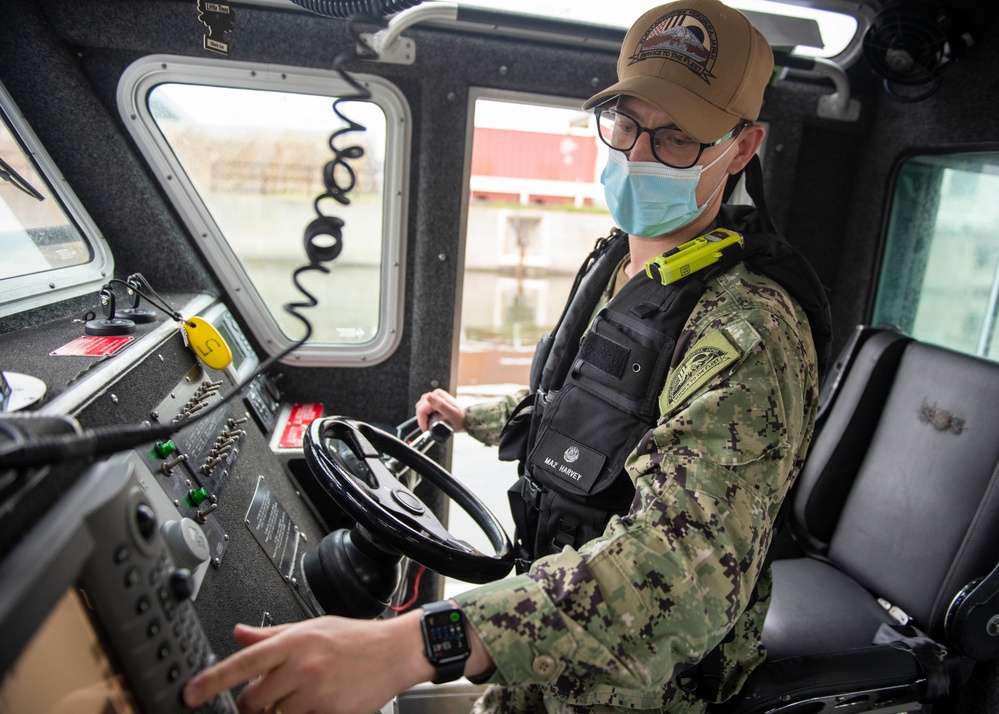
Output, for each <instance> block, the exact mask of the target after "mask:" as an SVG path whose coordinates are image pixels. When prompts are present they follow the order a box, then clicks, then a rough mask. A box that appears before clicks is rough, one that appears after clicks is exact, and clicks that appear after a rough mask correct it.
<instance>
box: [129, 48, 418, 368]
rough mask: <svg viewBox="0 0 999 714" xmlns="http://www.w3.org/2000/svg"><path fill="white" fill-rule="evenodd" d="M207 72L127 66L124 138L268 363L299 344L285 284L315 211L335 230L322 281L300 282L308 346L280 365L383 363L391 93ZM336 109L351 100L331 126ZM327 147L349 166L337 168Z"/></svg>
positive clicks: (394, 306)
mask: <svg viewBox="0 0 999 714" xmlns="http://www.w3.org/2000/svg"><path fill="white" fill-rule="evenodd" d="M216 64H217V63H211V64H199V65H198V66H194V63H193V62H192V61H190V60H179V59H176V58H170V59H169V61H159V60H157V61H153V62H150V61H149V60H144V61H142V63H140V64H138V65H133V66H132V68H130V70H129V72H127V73H126V74H125V76H124V77H123V79H122V82H121V85H120V88H119V107H120V108H121V109H122V112H123V114H124V115H126V116H127V117H128V120H129V127H130V129H131V130H132V132H133V136H135V137H136V140H137V141H138V142H139V143H140V145H141V147H142V149H143V151H144V153H146V155H147V158H148V159H149V161H150V163H151V165H152V166H153V167H154V170H155V171H156V173H157V176H158V178H159V179H160V181H161V184H162V185H163V186H164V188H165V190H166V191H167V192H168V193H170V194H171V195H172V198H173V199H174V202H175V205H177V206H179V207H180V208H181V212H182V215H183V218H184V219H185V221H186V222H187V224H188V227H189V228H190V229H191V233H192V235H194V236H195V240H197V241H198V242H199V243H200V244H201V247H202V249H203V250H204V252H205V254H206V255H207V257H208V259H209V263H210V264H211V265H213V266H214V267H215V269H216V275H217V277H218V279H219V280H220V282H222V284H223V287H224V288H225V290H226V292H227V293H228V295H229V297H230V298H231V299H232V300H233V302H235V303H236V305H237V307H238V308H241V309H240V313H241V314H242V315H243V316H244V318H246V319H247V321H248V323H249V324H250V328H251V329H252V330H253V331H254V332H255V333H256V336H257V338H258V339H259V340H260V342H261V343H262V344H263V345H264V346H265V347H266V348H267V349H268V351H270V352H271V353H274V352H278V351H280V350H281V349H284V347H286V346H287V345H289V344H290V343H292V342H294V341H295V340H297V339H299V338H300V337H301V335H302V331H303V326H302V324H301V322H300V321H299V320H298V319H297V318H295V317H294V316H293V315H291V314H289V313H288V312H287V311H285V310H284V307H283V306H284V305H285V304H287V303H294V302H299V301H301V300H302V296H301V294H300V293H299V291H298V290H297V288H296V287H295V285H294V284H293V282H292V279H291V277H290V276H291V275H292V273H293V272H294V271H295V269H296V268H298V267H299V266H302V265H303V264H305V263H306V262H307V256H306V252H305V247H304V237H303V236H304V235H305V232H306V230H307V226H309V225H310V224H312V223H313V222H314V221H316V220H317V218H319V213H321V214H322V215H324V216H330V217H334V218H337V219H340V220H342V221H343V223H344V225H343V227H342V236H341V240H340V241H339V244H340V252H339V255H338V256H337V257H336V258H335V259H334V260H333V261H332V262H330V263H327V264H326V265H327V267H328V268H329V269H330V272H329V274H326V275H323V274H320V273H318V272H315V271H313V272H308V273H306V274H304V275H303V276H302V277H301V282H302V285H303V286H304V287H305V288H306V290H308V291H309V293H311V294H312V295H313V296H314V297H315V298H316V300H317V301H318V303H319V305H320V306H321V307H320V308H319V309H313V310H310V311H308V314H307V317H308V319H309V321H310V322H311V323H312V326H313V332H312V336H311V339H310V341H309V343H308V344H307V345H306V346H305V347H304V348H302V349H300V350H297V351H296V352H295V354H294V355H293V356H292V357H290V358H289V359H290V360H293V361H294V362H296V363H297V364H303V365H314V366H320V365H323V366H332V365H349V364H361V363H364V364H374V363H376V362H378V361H381V360H383V359H385V358H386V357H388V355H389V354H391V352H392V350H393V349H394V348H395V346H396V345H397V344H398V340H399V337H400V334H401V331H402V325H401V320H402V309H401V303H402V296H403V289H402V287H403V286H402V283H403V278H404V272H403V270H402V266H403V249H404V244H405V241H404V231H405V225H406V221H405V215H404V209H405V205H406V203H405V196H406V193H407V192H406V186H407V185H408V182H407V180H406V170H407V163H406V156H408V149H406V148H404V147H405V146H406V144H407V141H406V137H407V136H408V132H409V124H410V122H409V117H408V111H407V110H406V108H405V105H404V103H403V100H402V98H401V96H400V95H398V94H397V93H396V92H395V91H394V90H393V89H392V88H391V86H390V85H388V83H385V82H383V81H381V80H378V79H377V78H363V79H362V83H363V85H364V87H365V90H366V91H367V92H368V93H369V94H370V96H369V97H363V98H361V97H358V98H357V99H356V100H355V99H354V97H356V96H357V94H358V93H357V91H356V90H355V89H354V88H352V87H350V86H349V85H348V84H347V83H345V82H344V81H343V80H341V79H340V78H339V76H338V75H337V74H336V73H333V72H319V71H312V72H306V71H303V70H301V69H294V68H287V70H286V71H282V70H281V69H280V68H274V67H266V68H264V67H259V68H255V67H253V66H251V65H246V66H241V65H239V64H238V63H227V67H226V69H225V70H219V69H216V68H215V66H214V65H216ZM195 70H197V71H195ZM340 98H345V99H347V98H349V100H345V101H343V102H340V103H339V104H338V105H337V107H338V111H339V112H340V113H341V114H342V115H343V116H342V117H341V116H338V114H337V113H336V111H334V108H333V105H334V102H336V101H337V100H338V99H340ZM132 117H135V119H132ZM331 146H332V147H334V148H331ZM354 147H356V149H355V148H354ZM334 149H335V150H336V151H340V152H347V151H348V150H350V149H354V151H355V152H356V153H357V154H358V155H357V156H356V157H354V156H353V154H352V155H351V156H352V158H349V159H348V158H346V155H345V156H344V158H343V159H342V160H339V161H337V160H336V158H337V156H338V155H337V154H336V153H335V151H334ZM330 178H332V183H331V184H330V186H327V185H326V182H327V181H329V180H330ZM331 188H334V189H335V191H330V193H333V192H335V193H337V194H338V195H340V196H342V197H344V198H345V199H346V200H345V201H344V202H340V201H339V200H337V199H335V198H334V197H332V196H331V195H329V193H327V191H328V189H331ZM324 194H326V195H325V197H322V198H319V197H320V196H323V195H324ZM323 240H325V241H328V242H329V243H336V242H337V241H335V240H333V239H332V238H327V237H324V238H323Z"/></svg>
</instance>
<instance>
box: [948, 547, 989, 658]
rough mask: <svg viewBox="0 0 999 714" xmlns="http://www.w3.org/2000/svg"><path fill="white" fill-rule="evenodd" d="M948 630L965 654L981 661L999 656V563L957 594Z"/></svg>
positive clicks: (949, 638) (952, 602)
mask: <svg viewBox="0 0 999 714" xmlns="http://www.w3.org/2000/svg"><path fill="white" fill-rule="evenodd" d="M944 629H945V631H946V633H947V639H948V640H949V641H950V643H951V644H952V645H953V646H954V647H955V648H956V649H958V650H959V651H960V652H961V653H962V654H964V655H965V656H967V657H970V658H972V659H974V660H977V661H979V662H987V661H989V660H993V659H999V565H997V566H996V567H995V568H993V569H992V572H991V573H989V574H988V575H986V576H985V577H984V578H978V579H976V580H973V581H971V582H970V583H968V584H967V585H965V586H964V587H963V588H962V589H961V591H960V592H959V593H958V594H957V595H955V596H954V599H953V600H952V601H951V603H950V607H949V608H947V615H946V617H945V619H944Z"/></svg>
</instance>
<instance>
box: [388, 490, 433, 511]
mask: <svg viewBox="0 0 999 714" xmlns="http://www.w3.org/2000/svg"><path fill="white" fill-rule="evenodd" d="M392 498H394V499H395V501H396V503H398V504H399V505H400V506H402V507H403V508H405V509H406V510H407V511H409V512H410V513H415V514H417V515H419V514H421V513H423V512H424V511H425V510H427V508H426V506H424V505H423V501H421V500H420V499H418V498H417V497H416V496H414V495H413V494H412V493H410V492H409V491H405V490H403V489H401V488H397V489H394V490H393V491H392Z"/></svg>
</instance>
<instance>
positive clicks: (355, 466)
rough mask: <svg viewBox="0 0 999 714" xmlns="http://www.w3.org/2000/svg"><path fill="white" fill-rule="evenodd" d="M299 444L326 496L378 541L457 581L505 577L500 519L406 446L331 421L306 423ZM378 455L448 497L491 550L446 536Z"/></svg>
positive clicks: (365, 427) (508, 557) (506, 544)
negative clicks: (414, 473) (471, 520)
mask: <svg viewBox="0 0 999 714" xmlns="http://www.w3.org/2000/svg"><path fill="white" fill-rule="evenodd" d="M304 445H305V449H304V451H305V459H306V461H307V462H308V464H309V467H310V468H311V469H312V473H313V475H315V477H316V478H317V479H318V480H319V481H320V483H321V484H322V486H323V488H324V489H325V490H326V492H327V493H329V495H330V497H332V498H333V500H334V501H335V502H336V504H337V505H338V506H340V508H342V509H343V510H344V512H345V513H346V514H347V515H348V516H350V517H351V518H353V519H354V520H355V521H357V523H358V524H360V525H361V526H363V527H364V528H365V529H367V531H368V532H369V533H370V534H372V535H373V536H375V538H377V539H378V541H380V542H381V543H384V544H385V545H388V546H391V547H392V548H394V549H395V550H397V551H398V552H400V553H402V554H403V555H406V556H408V557H410V558H412V559H413V560H415V561H417V562H419V563H422V564H423V565H426V566H427V567H428V568H432V569H433V570H436V571H437V572H438V573H440V574H441V575H445V576H448V577H453V578H457V579H459V580H463V581H465V582H470V583H488V582H492V581H493V580H498V579H500V578H502V577H503V576H505V575H506V574H507V573H509V572H510V569H511V568H512V567H513V547H512V546H511V545H510V539H509V537H507V534H506V532H505V531H504V530H503V526H502V525H501V524H500V522H499V521H498V520H496V517H495V516H494V515H493V514H492V513H490V511H489V509H488V508H486V506H485V505H484V504H483V503H482V502H481V501H480V500H479V499H478V498H476V496H475V494H473V493H472V492H471V491H469V490H468V489H467V488H465V486H463V485H462V484H461V483H460V482H458V481H457V480H455V478H454V477H453V476H451V474H449V473H448V472H447V471H446V470H445V469H444V468H442V467H441V466H440V465H439V464H437V463H436V462H434V461H433V460H432V459H430V458H428V457H427V456H424V455H423V454H422V453H420V452H419V451H417V450H416V449H414V448H412V447H410V446H409V445H408V444H407V443H406V442H404V441H402V440H400V439H398V438H396V437H394V436H392V435H391V434H389V433H387V432H385V431H382V430H381V429H378V428H377V427H374V426H371V425H370V424H366V423H364V422H360V421H355V420H353V419H348V418H346V417H342V416H335V417H327V418H325V419H317V420H315V421H314V422H312V424H311V425H310V426H309V429H308V431H306V433H305V438H304ZM384 456H388V457H391V458H393V459H396V460H397V461H398V462H400V463H402V464H404V465H405V466H408V467H409V468H410V469H412V470H413V471H415V472H416V473H417V474H419V475H420V476H421V477H423V478H425V479H426V480H427V481H429V482H431V483H432V484H434V485H435V486H437V487H438V488H439V489H441V490H442V491H443V492H444V493H446V494H447V495H448V496H450V497H451V499H452V500H453V501H454V502H455V503H456V504H457V505H458V506H460V507H461V508H462V509H463V510H464V511H465V512H466V513H468V515H470V516H471V517H472V519H473V520H474V521H475V524H476V525H477V526H478V527H479V528H481V529H482V531H483V532H484V533H485V534H486V536H488V538H489V543H490V545H491V546H492V547H493V549H494V550H495V553H494V554H493V555H487V554H486V553H482V552H480V551H478V550H476V549H475V548H473V547H472V546H471V545H469V544H468V543H465V542H463V541H460V540H458V539H457V538H455V537H454V536H453V535H451V533H450V532H449V531H448V530H447V528H445V527H444V525H443V524H442V523H441V522H440V521H439V520H438V519H437V517H436V516H435V515H434V513H433V511H431V510H430V509H429V508H428V507H427V506H426V505H425V504H424V503H423V501H421V500H420V499H419V498H418V497H417V496H416V495H415V494H414V493H413V491H412V490H411V489H410V488H408V487H407V486H406V485H404V484H403V483H402V482H400V481H399V480H398V479H397V478H396V476H395V475H394V474H393V473H392V472H391V470H390V469H389V468H388V466H387V465H386V463H385V461H384V460H383V457H384Z"/></svg>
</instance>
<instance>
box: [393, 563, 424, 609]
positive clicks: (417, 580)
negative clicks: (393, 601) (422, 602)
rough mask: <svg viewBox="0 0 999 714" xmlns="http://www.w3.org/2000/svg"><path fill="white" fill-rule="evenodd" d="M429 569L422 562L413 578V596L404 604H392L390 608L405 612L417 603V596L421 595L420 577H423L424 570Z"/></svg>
mask: <svg viewBox="0 0 999 714" xmlns="http://www.w3.org/2000/svg"><path fill="white" fill-rule="evenodd" d="M426 569H427V566H425V565H423V564H421V565H420V569H419V570H417V571H416V577H415V578H413V597H411V598H409V600H407V601H406V602H405V603H403V604H402V605H390V606H389V610H392V611H393V612H403V611H405V610H408V609H409V608H411V607H412V606H413V605H414V603H416V598H418V597H419V596H420V578H422V577H423V571H424V570H426Z"/></svg>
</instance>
